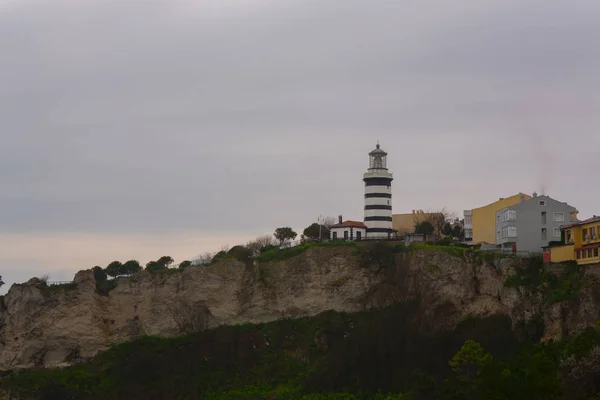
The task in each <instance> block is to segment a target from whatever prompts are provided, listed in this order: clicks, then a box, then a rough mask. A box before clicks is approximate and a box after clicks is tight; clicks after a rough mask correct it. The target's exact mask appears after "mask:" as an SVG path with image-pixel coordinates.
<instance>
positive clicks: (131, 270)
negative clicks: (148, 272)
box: [121, 260, 142, 275]
mask: <svg viewBox="0 0 600 400" xmlns="http://www.w3.org/2000/svg"><path fill="white" fill-rule="evenodd" d="M141 270H142V266H141V265H140V263H139V261H138V260H129V261H127V262H126V263H125V264H123V267H122V270H121V272H122V273H123V275H131V274H135V273H136V272H139V271H141Z"/></svg>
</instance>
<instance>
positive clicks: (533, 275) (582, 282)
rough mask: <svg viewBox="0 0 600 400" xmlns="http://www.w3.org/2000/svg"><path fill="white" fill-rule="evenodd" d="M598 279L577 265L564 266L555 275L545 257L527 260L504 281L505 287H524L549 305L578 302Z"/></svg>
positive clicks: (570, 263) (574, 263)
mask: <svg viewBox="0 0 600 400" xmlns="http://www.w3.org/2000/svg"><path fill="white" fill-rule="evenodd" d="M594 282H595V279H594V278H593V277H591V276H588V275H586V274H585V268H584V267H583V266H580V265H577V263H576V262H569V263H565V264H564V265H562V268H561V269H560V270H558V271H555V272H553V271H552V270H551V269H549V268H546V267H545V266H544V263H543V260H542V258H541V257H534V258H530V259H523V265H522V266H521V267H517V268H516V269H515V272H514V274H513V275H510V276H508V277H507V278H506V280H505V281H504V286H506V287H513V288H523V289H524V290H525V291H526V292H528V293H531V294H534V295H539V296H541V299H542V302H543V304H545V305H551V304H556V303H559V302H563V301H569V300H575V299H576V298H577V296H578V294H579V292H580V291H581V289H583V288H585V287H587V286H589V285H590V284H592V283H594Z"/></svg>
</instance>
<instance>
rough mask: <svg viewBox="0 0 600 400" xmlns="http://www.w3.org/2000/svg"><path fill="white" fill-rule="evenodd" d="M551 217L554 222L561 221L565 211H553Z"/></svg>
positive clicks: (563, 218)
mask: <svg viewBox="0 0 600 400" xmlns="http://www.w3.org/2000/svg"><path fill="white" fill-rule="evenodd" d="M553 218H554V220H555V221H556V222H563V221H564V220H565V213H554V217H553Z"/></svg>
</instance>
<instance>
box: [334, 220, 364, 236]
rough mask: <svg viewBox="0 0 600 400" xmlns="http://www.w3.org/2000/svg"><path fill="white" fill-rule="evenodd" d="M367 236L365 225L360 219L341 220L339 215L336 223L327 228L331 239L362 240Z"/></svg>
mask: <svg viewBox="0 0 600 400" xmlns="http://www.w3.org/2000/svg"><path fill="white" fill-rule="evenodd" d="M366 236H367V226H366V225H365V224H363V223H362V222H360V221H342V216H341V215H340V216H339V221H338V223H337V224H335V225H332V226H331V227H330V228H329V239H331V240H362V239H364V238H365V237H366Z"/></svg>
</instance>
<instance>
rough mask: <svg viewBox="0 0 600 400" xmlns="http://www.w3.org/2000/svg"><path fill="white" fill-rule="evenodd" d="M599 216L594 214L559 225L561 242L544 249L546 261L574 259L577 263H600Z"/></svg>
mask: <svg viewBox="0 0 600 400" xmlns="http://www.w3.org/2000/svg"><path fill="white" fill-rule="evenodd" d="M599 248H600V217H599V216H596V215H594V216H593V217H592V218H590V219H586V220H585V221H579V222H574V223H571V224H567V225H563V226H562V227H561V244H560V245H558V246H551V247H548V248H546V249H545V254H544V255H545V256H546V255H548V258H547V259H546V261H551V262H563V261H571V260H576V261H577V264H580V265H586V264H597V263H600V255H599Z"/></svg>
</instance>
